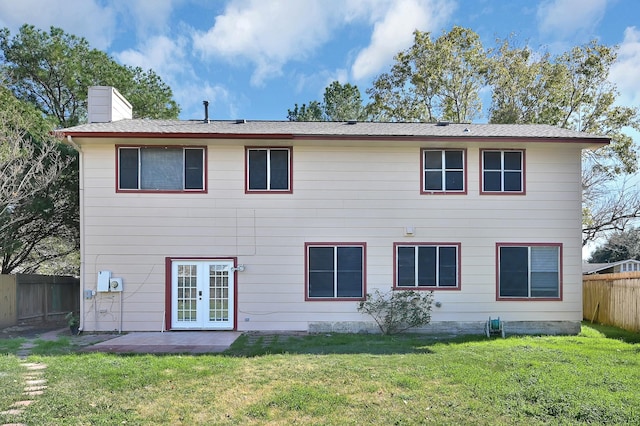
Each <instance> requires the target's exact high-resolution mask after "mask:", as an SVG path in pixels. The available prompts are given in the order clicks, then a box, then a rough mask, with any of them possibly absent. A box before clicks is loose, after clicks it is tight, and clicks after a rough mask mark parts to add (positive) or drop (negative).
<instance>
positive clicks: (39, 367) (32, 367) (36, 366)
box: [22, 362, 47, 370]
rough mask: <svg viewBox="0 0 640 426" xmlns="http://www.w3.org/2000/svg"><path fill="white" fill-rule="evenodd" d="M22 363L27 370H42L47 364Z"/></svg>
mask: <svg viewBox="0 0 640 426" xmlns="http://www.w3.org/2000/svg"><path fill="white" fill-rule="evenodd" d="M22 365H24V366H25V367H27V370H44V369H46V368H47V364H36V363H33V362H25V363H23V364H22Z"/></svg>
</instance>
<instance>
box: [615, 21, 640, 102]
mask: <svg viewBox="0 0 640 426" xmlns="http://www.w3.org/2000/svg"><path fill="white" fill-rule="evenodd" d="M639 69H640V30H639V29H638V28H636V27H628V28H627V29H625V31H624V40H623V41H622V43H621V44H620V50H619V51H618V60H617V61H616V63H615V64H613V66H612V67H611V70H610V73H609V79H610V80H611V81H612V82H614V83H615V84H616V86H617V87H618V91H619V92H620V97H619V99H618V100H619V103H620V104H622V105H626V106H634V107H640V79H638V77H637V74H638V70H639Z"/></svg>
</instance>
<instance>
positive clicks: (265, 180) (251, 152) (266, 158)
mask: <svg viewBox="0 0 640 426" xmlns="http://www.w3.org/2000/svg"><path fill="white" fill-rule="evenodd" d="M246 162H247V182H246V188H247V192H252V191H258V192H264V191H267V192H290V191H291V148H247V160H246Z"/></svg>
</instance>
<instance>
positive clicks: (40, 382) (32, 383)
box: [25, 379, 47, 386]
mask: <svg viewBox="0 0 640 426" xmlns="http://www.w3.org/2000/svg"><path fill="white" fill-rule="evenodd" d="M25 382H26V383H27V385H29V386H36V385H44V384H45V383H47V381H46V380H45V379H38V380H25Z"/></svg>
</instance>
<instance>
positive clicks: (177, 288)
mask: <svg viewBox="0 0 640 426" xmlns="http://www.w3.org/2000/svg"><path fill="white" fill-rule="evenodd" d="M234 286H235V283H234V273H233V261H231V260H174V261H173V262H172V263H171V327H172V328H174V329H193V330H208V329H209V330H210V329H216V330H232V329H233V325H234V318H235V312H234V306H235V301H234V294H235V292H234Z"/></svg>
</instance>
